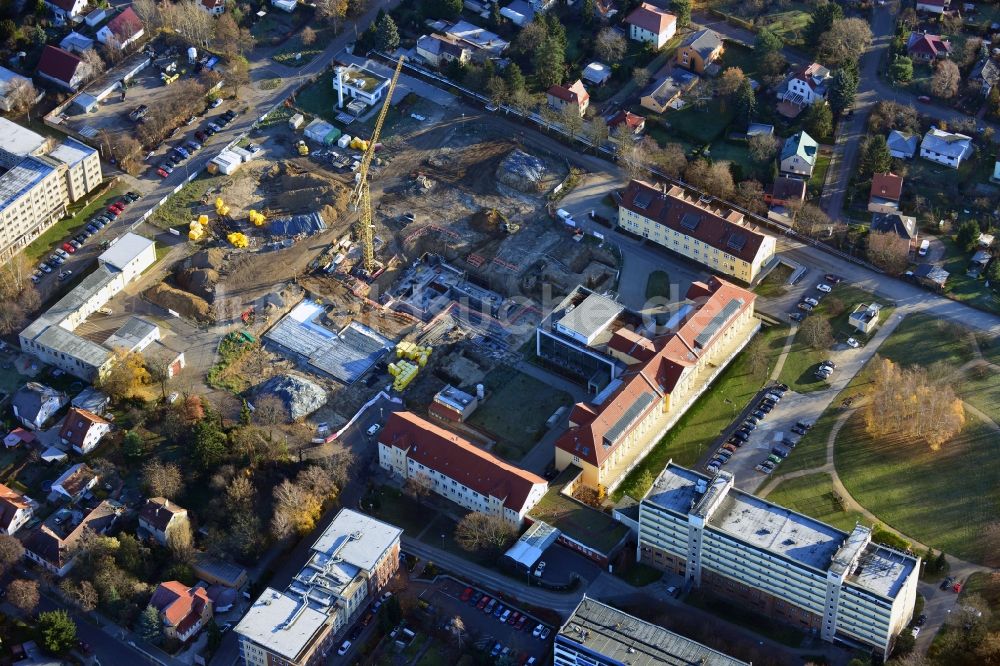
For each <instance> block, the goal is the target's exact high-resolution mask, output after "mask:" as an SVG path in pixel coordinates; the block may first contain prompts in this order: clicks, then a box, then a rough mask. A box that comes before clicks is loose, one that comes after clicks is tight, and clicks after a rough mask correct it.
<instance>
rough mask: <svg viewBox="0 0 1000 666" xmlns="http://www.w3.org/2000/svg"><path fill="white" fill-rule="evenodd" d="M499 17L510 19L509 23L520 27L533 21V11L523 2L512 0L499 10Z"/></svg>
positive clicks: (532, 8) (529, 5)
mask: <svg viewBox="0 0 1000 666" xmlns="http://www.w3.org/2000/svg"><path fill="white" fill-rule="evenodd" d="M500 16H503V17H505V18H507V19H510V22H511V23H513V24H514V25H516V26H518V27H522V26H525V25H528V24H529V23H531V22H532V21H534V20H535V9H534V7H532V6H531V4H530V3H527V2H525V1H524V0H514V1H513V2H511V3H510V4H509V5H507V6H506V7H502V8H501V9H500Z"/></svg>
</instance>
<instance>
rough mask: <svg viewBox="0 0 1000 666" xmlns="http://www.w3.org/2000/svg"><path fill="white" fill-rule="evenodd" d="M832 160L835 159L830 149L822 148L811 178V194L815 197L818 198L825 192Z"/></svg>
mask: <svg viewBox="0 0 1000 666" xmlns="http://www.w3.org/2000/svg"><path fill="white" fill-rule="evenodd" d="M831 159H833V153H832V151H831V150H830V149H829V148H820V151H819V156H818V157H817V158H816V166H814V167H813V172H812V176H810V177H809V186H808V187H809V194H811V195H812V196H814V197H818V196H819V195H820V193H821V192H822V191H823V185H824V184H825V183H826V172H827V171H829V170H830V160H831Z"/></svg>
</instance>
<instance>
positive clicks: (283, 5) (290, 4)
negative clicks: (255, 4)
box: [271, 0, 299, 14]
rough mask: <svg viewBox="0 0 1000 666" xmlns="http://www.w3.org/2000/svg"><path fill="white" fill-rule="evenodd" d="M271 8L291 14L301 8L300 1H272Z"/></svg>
mask: <svg viewBox="0 0 1000 666" xmlns="http://www.w3.org/2000/svg"><path fill="white" fill-rule="evenodd" d="M271 6H272V7H277V8H278V9H280V10H281V11H283V12H288V13H289V14H291V13H292V12H294V11H295V8H296V7H298V6H299V0H271Z"/></svg>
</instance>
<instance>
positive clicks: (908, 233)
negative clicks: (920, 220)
mask: <svg viewBox="0 0 1000 666" xmlns="http://www.w3.org/2000/svg"><path fill="white" fill-rule="evenodd" d="M869 228H870V229H871V231H872V233H879V234H896V236H898V237H899V239H900V242H905V243H906V245H907V248H908V249H909V248H912V247H913V246H914V244H915V243H916V242H917V218H915V217H912V216H910V215H903V214H901V213H898V212H896V213H875V214H874V215H872V223H871V225H870V227H869Z"/></svg>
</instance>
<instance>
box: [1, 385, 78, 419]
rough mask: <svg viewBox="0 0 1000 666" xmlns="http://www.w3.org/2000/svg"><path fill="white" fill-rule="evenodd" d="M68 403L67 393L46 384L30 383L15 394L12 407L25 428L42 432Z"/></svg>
mask: <svg viewBox="0 0 1000 666" xmlns="http://www.w3.org/2000/svg"><path fill="white" fill-rule="evenodd" d="M68 401H69V398H68V396H67V395H66V394H65V393H60V392H59V391H56V390H55V389H52V388H49V387H48V386H45V385H44V384H39V383H37V382H28V383H27V384H25V385H24V386H22V387H21V388H19V389H18V390H17V393H15V394H14V400H13V402H12V403H11V405H12V408H13V410H14V416H15V417H16V418H17V420H18V421H20V422H21V424H22V425H23V426H24V427H25V428H30V429H31V430H41V429H42V428H44V427H45V424H46V423H48V421H49V419H51V418H52V417H53V416H55V414H56V412H58V411H59V410H60V409H62V408H63V407H64V406H65V405H66V403H67V402H68Z"/></svg>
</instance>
